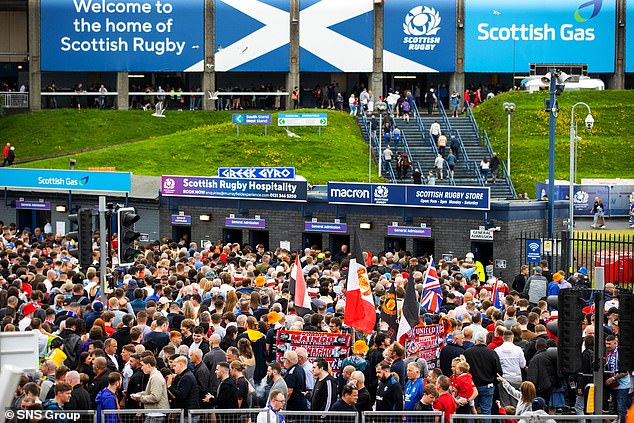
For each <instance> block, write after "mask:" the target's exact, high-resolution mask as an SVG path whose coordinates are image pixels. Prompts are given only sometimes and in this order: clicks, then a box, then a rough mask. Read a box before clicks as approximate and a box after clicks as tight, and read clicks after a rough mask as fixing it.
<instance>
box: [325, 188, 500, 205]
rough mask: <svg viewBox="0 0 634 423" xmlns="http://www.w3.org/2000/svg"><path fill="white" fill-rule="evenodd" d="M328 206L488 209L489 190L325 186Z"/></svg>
mask: <svg viewBox="0 0 634 423" xmlns="http://www.w3.org/2000/svg"><path fill="white" fill-rule="evenodd" d="M328 202H329V203H331V204H358V205H361V204H369V205H378V206H397V207H398V206H400V207H432V208H443V209H471V210H489V208H490V195H489V188H479V187H441V186H429V185H403V184H367V183H363V184H361V183H347V182H329V183H328Z"/></svg>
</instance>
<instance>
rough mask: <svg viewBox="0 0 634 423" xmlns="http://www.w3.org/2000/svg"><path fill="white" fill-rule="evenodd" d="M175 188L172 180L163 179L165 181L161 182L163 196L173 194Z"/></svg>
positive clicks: (174, 182)
mask: <svg viewBox="0 0 634 423" xmlns="http://www.w3.org/2000/svg"><path fill="white" fill-rule="evenodd" d="M175 187H176V181H175V180H174V179H172V178H165V180H163V193H164V194H167V193H169V194H171V193H173V192H174V188H175Z"/></svg>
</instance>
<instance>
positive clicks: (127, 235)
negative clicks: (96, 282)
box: [117, 207, 141, 266]
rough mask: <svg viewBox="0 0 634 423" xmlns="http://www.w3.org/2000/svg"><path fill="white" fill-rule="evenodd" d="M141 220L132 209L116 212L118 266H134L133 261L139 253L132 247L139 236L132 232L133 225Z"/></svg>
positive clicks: (121, 209) (124, 208) (127, 208)
mask: <svg viewBox="0 0 634 423" xmlns="http://www.w3.org/2000/svg"><path fill="white" fill-rule="evenodd" d="M139 219H141V216H139V215H138V214H136V211H135V210H134V207H122V208H120V209H119V210H117V223H118V226H119V242H118V245H117V254H118V255H119V265H120V266H129V265H132V264H134V259H135V257H136V256H137V254H139V251H138V250H137V249H136V248H135V247H134V241H136V240H137V239H138V238H139V237H140V236H141V234H140V233H138V232H136V231H135V230H134V224H135V223H136V222H138V221H139Z"/></svg>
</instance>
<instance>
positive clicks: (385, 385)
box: [375, 361, 404, 411]
mask: <svg viewBox="0 0 634 423" xmlns="http://www.w3.org/2000/svg"><path fill="white" fill-rule="evenodd" d="M376 374H377V377H378V378H379V386H378V388H377V391H376V403H375V409H376V411H401V410H403V404H404V403H403V387H402V386H401V384H400V382H399V380H398V375H397V374H396V373H392V372H391V371H390V363H388V362H387V361H382V362H380V363H379V364H378V365H377V366H376Z"/></svg>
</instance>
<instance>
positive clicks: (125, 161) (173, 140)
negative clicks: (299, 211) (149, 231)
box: [0, 110, 377, 184]
mask: <svg viewBox="0 0 634 423" xmlns="http://www.w3.org/2000/svg"><path fill="white" fill-rule="evenodd" d="M150 114H151V113H150V112H146V113H143V112H141V111H93V110H91V111H81V112H79V113H78V112H76V111H74V110H59V111H46V112H41V114H40V113H32V114H29V115H24V116H19V117H10V118H5V119H4V121H8V122H9V123H10V125H9V126H10V127H11V131H12V132H14V133H15V134H16V135H17V134H19V137H15V138H14V137H7V135H6V134H5V133H4V132H3V133H2V135H1V137H0V138H4V139H3V140H2V141H4V142H6V141H9V140H11V142H12V143H15V144H16V145H17V147H16V153H17V159H18V160H19V159H23V158H24V156H26V157H34V156H37V155H43V154H48V151H51V149H52V150H53V151H54V152H64V151H66V152H67V151H76V150H79V149H81V148H87V147H98V146H110V147H109V148H104V149H100V150H96V151H90V152H85V153H77V154H72V155H70V156H64V157H59V158H51V159H47V160H38V161H33V162H29V163H25V164H23V165H20V166H22V167H34V168H52V169H66V168H68V159H69V158H70V157H72V158H74V159H76V160H77V165H76V167H77V168H78V169H86V168H88V167H116V169H117V170H118V171H131V172H134V173H135V174H139V175H166V174H175V175H215V174H216V169H217V168H218V167H219V166H294V167H296V169H297V173H298V174H299V175H302V176H304V177H305V178H306V179H307V180H308V181H309V182H310V183H312V184H325V183H327V182H328V181H333V180H341V181H360V182H367V180H368V179H367V178H368V148H367V145H366V144H365V143H364V141H363V139H362V137H361V132H360V130H359V127H358V125H357V124H356V122H355V120H354V119H353V118H352V117H350V116H348V115H346V114H343V113H338V112H335V111H330V112H329V113H328V115H329V120H328V127H325V128H322V133H321V137H319V136H318V129H317V128H316V127H302V128H300V127H294V128H290V129H291V130H292V131H293V132H294V133H296V134H297V135H299V136H300V137H301V138H291V137H289V136H288V135H287V134H286V132H285V131H284V128H278V127H277V126H276V125H269V126H268V136H264V127H263V126H255V125H242V126H240V135H239V136H236V128H235V126H234V125H232V124H231V113H230V112H214V113H210V112H182V113H178V112H169V111H168V112H167V113H166V115H167V117H166V118H164V119H157V118H153V117H152V116H150ZM27 117H28V119H30V121H29V122H30V123H29V126H31V127H33V128H34V130H33V131H24V130H22V131H21V132H20V131H17V130H16V129H15V126H16V123H15V122H12V121H13V120H14V119H15V120H19V121H21V122H22V123H25V122H26V121H24V120H22V119H26V118H27ZM276 119H277V114H274V116H273V120H274V122H275V121H276ZM63 121H65V122H66V125H65V124H63V123H62V122H63ZM53 122H58V123H55V124H53ZM47 124H50V125H53V127H52V128H51V127H50V126H49V125H47ZM44 127H46V128H47V129H42V128H44ZM69 127H72V128H74V130H69ZM90 127H93V128H92V129H91V128H90ZM25 132H26V133H25ZM37 134H45V135H37ZM68 137H73V138H72V141H70V142H66V141H65V139H66V138H68ZM5 140H6V141H5ZM36 140H37V141H36ZM131 141H134V142H131ZM34 142H37V143H39V144H35V145H36V146H37V147H35V148H34V145H33V143H34ZM24 150H27V152H26V153H23V151H24ZM38 150H39V151H38ZM376 174H377V170H376V165H375V164H373V165H372V175H373V180H377V177H376Z"/></svg>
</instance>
